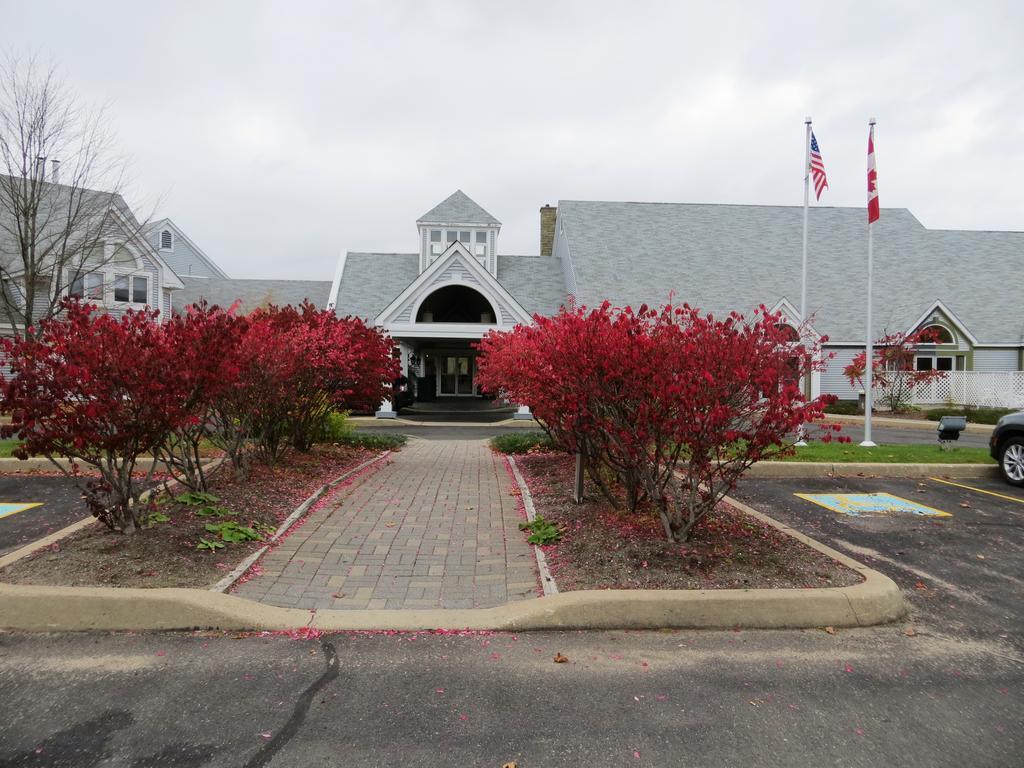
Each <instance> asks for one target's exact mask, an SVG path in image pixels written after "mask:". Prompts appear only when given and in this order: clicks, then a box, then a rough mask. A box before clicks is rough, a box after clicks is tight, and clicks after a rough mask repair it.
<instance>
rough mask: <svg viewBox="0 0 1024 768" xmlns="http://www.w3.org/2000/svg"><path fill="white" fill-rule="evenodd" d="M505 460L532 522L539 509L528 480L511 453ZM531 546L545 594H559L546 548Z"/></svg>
mask: <svg viewBox="0 0 1024 768" xmlns="http://www.w3.org/2000/svg"><path fill="white" fill-rule="evenodd" d="M505 461H507V462H508V466H509V469H511V470H512V477H514V478H515V481H516V485H517V486H519V494H520V498H522V500H523V509H524V510H525V511H526V519H527V520H529V521H530V522H531V523H532V522H533V521H534V520H535V519H536V518H537V509H536V508H535V507H534V506H533V496H531V495H530V487H529V486H528V485H527V484H526V480H524V479H523V475H522V473H520V471H519V465H518V464H516V460H515V459H514V458H513V457H512V456H511V455H506V456H505ZM531 546H532V547H533V554H534V555H536V557H537V571H538V572H539V573H540V585H541V587H542V588H543V590H544V594H545V595H557V594H558V585H557V584H555V577H554V576H552V575H551V569H550V568H548V559H547V557H546V556H545V555H544V550H543V549H541V548H540V547H538V546H537V545H536V544H532V545H531Z"/></svg>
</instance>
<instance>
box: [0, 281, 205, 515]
mask: <svg viewBox="0 0 1024 768" xmlns="http://www.w3.org/2000/svg"><path fill="white" fill-rule="evenodd" d="M155 316H156V313H155V312H152V313H151V312H133V311H129V312H125V313H124V314H123V315H122V316H121V317H114V316H112V315H105V314H95V313H94V311H93V307H91V306H89V305H81V304H79V303H78V302H74V301H68V302H65V303H64V305H63V307H62V315H61V317H60V319H49V320H43V321H42V322H41V323H40V324H39V329H38V333H37V334H27V335H26V336H25V337H24V338H4V339H0V344H2V345H3V350H4V357H5V358H6V360H7V363H8V365H9V366H10V368H11V373H12V375H11V376H10V377H7V378H6V379H5V380H4V381H3V382H2V385H0V387H2V402H0V407H2V409H3V410H4V411H6V412H8V413H9V414H10V416H11V422H10V424H5V425H4V426H3V427H2V428H0V433H2V434H3V436H4V437H11V436H12V435H13V436H17V437H18V438H19V439H20V440H21V441H22V443H21V445H20V446H19V447H18V448H17V449H16V451H15V455H18V456H20V457H22V458H24V457H26V456H28V455H42V456H46V457H47V458H50V459H51V460H52V459H53V458H54V457H57V456H61V457H64V458H67V459H71V460H72V461H73V465H74V466H73V469H71V470H66V469H65V468H64V467H62V466H60V465H58V468H60V469H62V470H63V471H66V472H68V473H69V474H74V475H76V476H77V470H78V467H77V462H80V463H81V464H85V465H88V466H89V467H91V468H93V469H94V470H96V471H97V472H98V473H99V478H98V479H96V478H85V479H82V485H83V488H82V489H83V491H84V492H85V499H86V503H87V504H88V505H89V508H90V509H91V511H92V513H93V514H94V515H95V516H96V517H98V518H99V519H100V520H102V521H103V522H104V523H105V524H106V525H108V526H109V527H111V528H118V529H120V530H123V531H125V532H131V531H133V530H135V529H136V528H137V527H139V526H141V524H142V520H141V510H140V505H139V504H138V501H139V495H140V494H141V492H142V490H143V489H144V488H145V486H146V485H147V484H148V481H149V480H150V478H151V477H152V474H153V469H154V467H155V463H154V464H151V466H150V469H149V473H148V476H147V477H146V478H145V480H144V481H143V482H139V481H138V480H137V479H135V478H133V475H132V473H133V472H134V471H135V468H136V464H137V463H138V459H139V457H140V456H142V455H143V454H146V453H149V454H152V453H154V452H155V451H156V450H157V448H158V446H159V445H160V443H161V442H162V441H164V440H165V439H166V437H167V435H168V434H170V433H171V432H172V430H173V429H174V428H175V427H176V426H177V425H178V424H180V423H181V422H182V421H183V420H184V419H185V418H186V416H187V414H186V411H185V407H186V398H185V396H184V393H183V391H182V390H181V389H180V388H179V384H180V378H178V377H175V376H173V375H171V376H169V375H168V370H169V368H170V367H172V366H173V365H174V351H173V349H172V348H171V347H170V346H169V345H168V343H167V337H166V336H165V335H164V333H163V332H162V330H161V328H160V326H159V325H158V324H157V323H156V320H155ZM54 463H55V464H56V462H54Z"/></svg>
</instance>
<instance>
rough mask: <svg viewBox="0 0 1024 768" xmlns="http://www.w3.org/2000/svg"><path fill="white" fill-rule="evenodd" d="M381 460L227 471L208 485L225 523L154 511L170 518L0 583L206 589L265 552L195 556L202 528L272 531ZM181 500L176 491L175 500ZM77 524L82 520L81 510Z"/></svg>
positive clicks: (358, 451)
mask: <svg viewBox="0 0 1024 768" xmlns="http://www.w3.org/2000/svg"><path fill="white" fill-rule="evenodd" d="M378 453H380V451H375V450H368V449H366V448H358V447H349V446H342V445H323V446H316V447H315V448H314V449H313V450H312V451H311V452H310V453H308V454H301V453H297V452H295V451H292V452H290V453H288V454H287V455H286V456H285V458H284V459H283V460H282V461H281V462H280V463H279V464H277V465H274V466H267V465H263V464H258V463H257V464H254V465H253V467H252V471H251V473H250V476H249V477H248V478H247V479H244V480H243V479H240V478H238V477H236V476H235V473H234V472H233V471H232V470H231V469H230V467H228V466H227V465H226V464H225V465H222V466H221V467H220V468H219V469H218V470H216V471H215V472H214V474H213V476H212V477H211V478H210V480H209V485H210V492H211V493H213V494H215V495H216V496H217V497H219V501H218V502H217V504H218V505H219V506H223V507H227V508H229V509H230V510H232V511H233V512H234V513H235V514H234V515H232V516H230V517H224V518H210V517H199V516H197V515H196V514H195V513H196V511H197V510H198V509H199V507H195V506H192V507H190V506H186V505H184V504H177V503H173V502H172V503H166V504H160V505H158V509H159V511H160V512H162V513H163V514H165V515H167V516H168V517H170V520H169V521H168V522H166V523H157V524H155V525H153V526H151V527H149V528H146V529H143V530H141V531H138V532H137V533H134V534H132V535H127V536H126V535H124V534H121V533H115V532H112V531H109V530H108V529H107V528H106V527H105V526H103V525H101V524H96V525H91V526H88V527H87V528H84V529H82V530H81V531H78V532H76V533H74V534H72V535H71V536H69V537H68V538H66V539H63V540H61V541H59V542H57V543H56V544H53V545H51V546H50V547H46V548H44V549H42V550H40V551H39V552H35V553H33V554H32V555H30V556H29V557H27V558H24V559H22V560H19V561H18V562H17V563H14V564H13V565H11V566H9V567H7V568H5V569H4V570H2V571H0V581H4V582H8V583H11V584H42V585H53V586H70V587H85V586H100V587H208V586H210V585H212V584H215V583H216V582H217V581H219V580H220V579H222V578H223V577H224V576H225V575H227V574H228V573H229V572H230V571H232V570H233V569H234V568H235V566H237V565H238V564H239V563H240V562H241V561H242V560H243V559H245V557H246V556H248V555H249V554H250V553H252V552H254V551H255V550H257V549H259V548H260V547H262V546H263V542H261V541H247V542H237V543H230V544H226V546H225V547H224V549H221V550H217V551H215V552H210V551H206V550H199V549H197V548H196V545H197V544H198V542H199V538H200V537H204V538H207V539H215V538H217V536H216V534H211V533H208V532H207V531H206V530H205V528H204V526H205V525H206V524H207V523H218V522H223V521H224V520H236V521H238V522H239V523H240V524H242V525H251V524H253V523H262V524H264V525H269V526H272V527H274V528H277V526H278V525H280V524H281V522H283V521H284V519H285V518H286V517H288V515H290V514H291V513H292V511H294V509H295V508H296V507H297V506H298V505H299V504H301V503H302V502H303V501H304V500H305V499H307V498H308V497H309V496H310V495H311V494H312V493H313V492H314V491H316V490H317V489H318V488H319V487H320V486H322V485H325V484H326V483H327V482H329V481H331V480H334V479H335V478H337V477H339V476H340V475H342V474H344V473H345V472H346V471H348V470H350V469H353V468H355V467H357V466H358V465H359V464H361V463H362V462H364V461H366V460H367V459H369V458H371V457H373V456H374V455H376V454H378ZM180 492H182V489H180V488H179V489H178V490H177V491H176V493H180ZM82 511H83V517H84V516H86V515H87V514H88V513H87V511H86V510H85V508H84V505H83V510H82Z"/></svg>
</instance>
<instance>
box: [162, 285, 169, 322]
mask: <svg viewBox="0 0 1024 768" xmlns="http://www.w3.org/2000/svg"><path fill="white" fill-rule="evenodd" d="M170 317H171V292H170V291H164V295H163V300H162V301H161V302H160V319H161V320H168V319H170Z"/></svg>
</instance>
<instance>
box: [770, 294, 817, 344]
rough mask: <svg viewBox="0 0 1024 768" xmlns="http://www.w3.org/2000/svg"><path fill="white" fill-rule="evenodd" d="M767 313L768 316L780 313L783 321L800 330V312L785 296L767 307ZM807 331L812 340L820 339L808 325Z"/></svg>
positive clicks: (811, 326) (812, 327)
mask: <svg viewBox="0 0 1024 768" xmlns="http://www.w3.org/2000/svg"><path fill="white" fill-rule="evenodd" d="M768 312H769V313H770V314H775V313H776V312H781V313H782V317H783V319H784V320H788V321H789V324H790V325H792V326H793V328H796V329H799V328H800V311H799V310H798V309H797V308H796V307H795V306H793V303H792V302H791V301H790V300H789V299H787V298H786V297H785V296H783V297H782V298H781V299H779V300H778V301H777V302H775V304H774V305H773V306H771V307H769V308H768ZM807 330H808V331H809V332H810V335H811V337H812V338H815V339H820V338H821V334H820V333H818V332H817V331H816V330H814V326H813V325H811V324H810V323H808V324H807Z"/></svg>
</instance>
